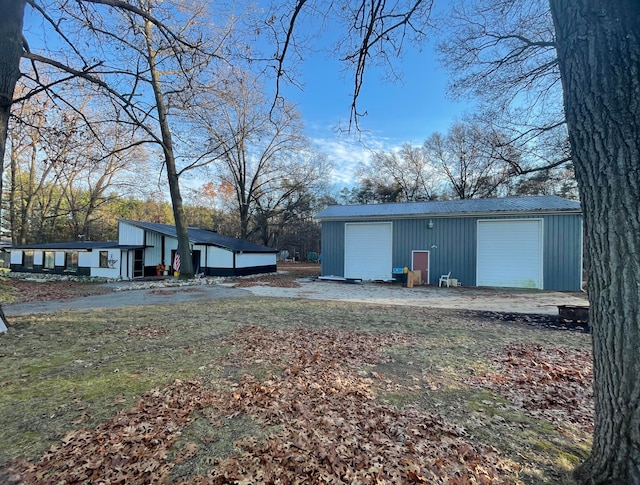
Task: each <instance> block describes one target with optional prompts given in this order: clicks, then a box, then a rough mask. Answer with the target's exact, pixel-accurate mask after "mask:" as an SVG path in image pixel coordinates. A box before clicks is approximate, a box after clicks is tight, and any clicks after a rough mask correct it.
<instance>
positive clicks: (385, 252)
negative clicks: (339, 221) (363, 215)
mask: <svg viewBox="0 0 640 485" xmlns="http://www.w3.org/2000/svg"><path fill="white" fill-rule="evenodd" d="M391 250H392V225H391V223H386V222H385V223H361V224H357V223H352V224H345V269H344V276H345V277H346V278H362V279H363V280H378V279H388V278H390V277H391V269H392V267H391V264H392V260H391V254H392V252H391Z"/></svg>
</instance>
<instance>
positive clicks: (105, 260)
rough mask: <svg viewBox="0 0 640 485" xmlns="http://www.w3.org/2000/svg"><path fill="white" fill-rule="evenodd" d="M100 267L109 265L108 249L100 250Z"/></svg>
mask: <svg viewBox="0 0 640 485" xmlns="http://www.w3.org/2000/svg"><path fill="white" fill-rule="evenodd" d="M100 267H101V268H108V267H109V251H100Z"/></svg>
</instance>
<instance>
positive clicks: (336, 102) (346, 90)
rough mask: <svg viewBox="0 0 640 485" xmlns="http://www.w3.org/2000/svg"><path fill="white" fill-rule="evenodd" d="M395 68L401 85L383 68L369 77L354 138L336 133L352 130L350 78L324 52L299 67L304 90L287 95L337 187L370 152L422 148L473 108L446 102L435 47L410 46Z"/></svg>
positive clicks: (444, 75)
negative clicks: (330, 167)
mask: <svg viewBox="0 0 640 485" xmlns="http://www.w3.org/2000/svg"><path fill="white" fill-rule="evenodd" d="M396 67H397V69H398V70H399V71H401V73H402V81H400V82H395V83H391V82H389V81H388V80H387V79H385V72H384V71H383V70H382V69H381V68H371V69H370V70H368V71H367V72H366V74H365V84H364V87H363V89H362V92H361V96H360V99H359V101H358V103H359V109H360V111H366V112H367V113H368V115H367V116H365V117H363V118H361V119H360V128H361V130H362V131H361V132H360V133H354V135H352V136H350V135H349V134H346V133H340V132H338V130H336V127H337V126H339V125H340V126H344V127H346V126H347V125H348V122H349V114H350V112H349V110H350V105H351V97H350V96H351V93H352V89H353V87H352V86H353V79H352V77H350V74H349V73H344V72H342V69H343V66H342V65H341V64H340V63H339V62H338V61H337V60H335V59H334V60H331V59H327V54H326V53H319V54H316V55H314V56H312V57H307V58H306V60H305V62H304V64H303V66H302V68H301V74H302V80H301V82H302V83H303V84H304V89H303V90H299V89H296V88H293V87H290V88H288V89H287V90H286V95H287V96H288V97H289V98H290V100H292V101H294V102H296V103H297V104H298V108H299V110H300V112H301V113H302V116H303V119H304V122H305V126H306V133H307V135H308V136H309V137H310V138H311V139H312V140H313V142H314V143H315V145H316V146H317V147H318V149H320V150H322V151H323V152H325V153H327V155H329V157H330V159H332V160H333V161H334V162H335V163H336V171H335V173H334V180H335V182H336V184H337V185H341V184H342V185H345V184H347V185H348V184H350V182H351V179H352V171H353V168H354V167H355V165H357V164H358V163H360V162H366V161H367V160H368V159H369V154H370V150H371V149H373V150H380V149H384V150H393V149H394V147H397V146H399V145H401V144H402V143H405V142H411V143H413V144H415V145H421V144H422V142H423V141H424V140H425V139H426V138H427V137H428V136H429V135H431V134H432V133H434V132H436V131H440V132H446V131H447V129H448V128H449V126H450V125H451V124H452V123H453V122H454V121H456V120H457V119H459V118H460V117H462V115H463V113H464V112H465V110H467V109H469V107H470V105H469V103H464V102H455V101H453V100H451V99H449V98H448V97H447V82H448V75H447V72H446V70H445V68H444V67H443V66H441V65H440V64H439V62H438V61H437V59H436V54H435V49H434V47H433V45H431V44H425V46H424V47H423V49H422V51H421V52H420V51H418V50H417V49H415V48H412V47H411V46H407V50H406V51H405V53H404V56H403V59H401V60H399V62H398V63H397V66H396ZM358 138H360V139H361V141H358Z"/></svg>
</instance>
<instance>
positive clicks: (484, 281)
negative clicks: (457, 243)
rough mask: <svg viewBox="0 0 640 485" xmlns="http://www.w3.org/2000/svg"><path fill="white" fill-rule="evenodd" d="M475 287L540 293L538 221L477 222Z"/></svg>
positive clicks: (539, 224) (540, 261)
mask: <svg viewBox="0 0 640 485" xmlns="http://www.w3.org/2000/svg"><path fill="white" fill-rule="evenodd" d="M476 275H477V281H476V284H477V285H478V286H501V287H509V288H540V289H542V221H541V220H539V219H526V220H505V221H495V220H492V221H478V263H477V273H476Z"/></svg>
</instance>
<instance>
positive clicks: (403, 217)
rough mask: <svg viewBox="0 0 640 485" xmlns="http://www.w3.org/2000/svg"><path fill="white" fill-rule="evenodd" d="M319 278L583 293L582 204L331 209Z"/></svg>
mask: <svg viewBox="0 0 640 485" xmlns="http://www.w3.org/2000/svg"><path fill="white" fill-rule="evenodd" d="M316 217H317V219H318V220H320V222H321V223H322V275H323V276H330V275H331V276H341V277H345V278H362V279H364V280H378V279H382V280H385V279H390V278H391V273H392V269H393V268H395V267H405V266H406V267H408V268H409V269H412V270H421V271H422V279H423V281H427V282H428V283H429V284H437V283H438V279H439V278H440V275H442V274H447V273H449V272H451V276H452V277H453V278H456V279H457V280H458V281H459V282H460V283H461V284H462V285H464V286H498V287H520V288H539V289H545V290H560V291H579V290H580V289H581V286H582V213H581V210H580V203H579V202H577V201H573V200H568V199H563V198H562V197H557V196H539V197H508V198H502V199H471V200H453V201H438V202H407V203H392V204H369V205H348V206H330V207H328V208H326V209H325V210H324V211H322V212H321V213H319V214H318V215H317V216H316Z"/></svg>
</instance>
